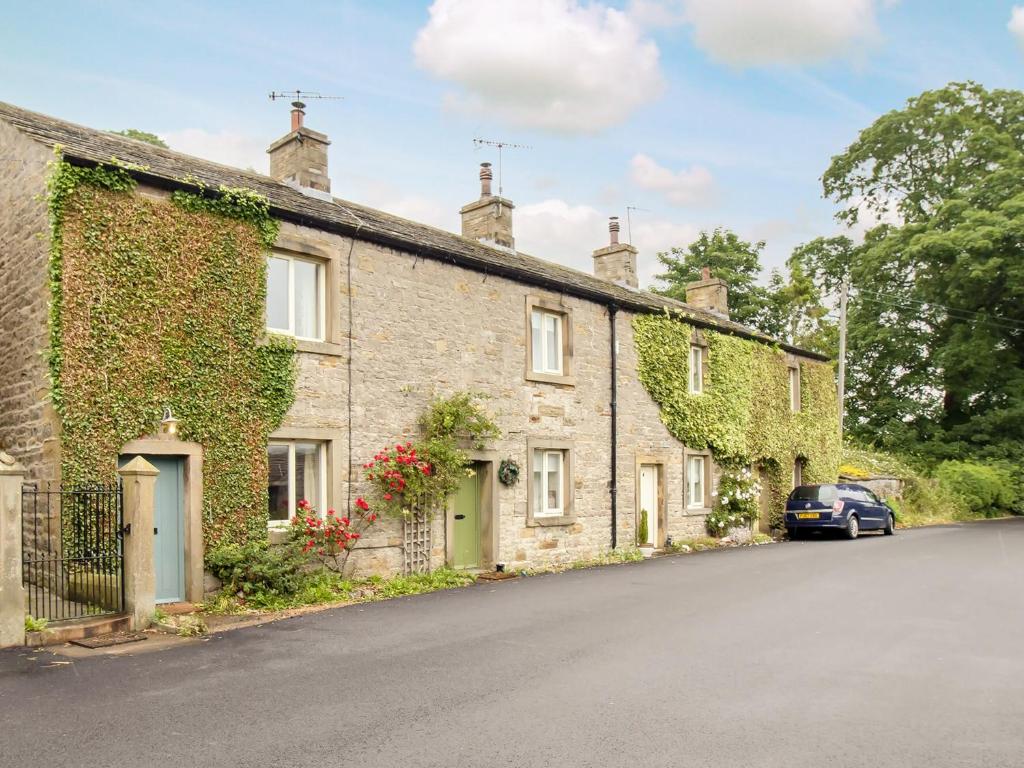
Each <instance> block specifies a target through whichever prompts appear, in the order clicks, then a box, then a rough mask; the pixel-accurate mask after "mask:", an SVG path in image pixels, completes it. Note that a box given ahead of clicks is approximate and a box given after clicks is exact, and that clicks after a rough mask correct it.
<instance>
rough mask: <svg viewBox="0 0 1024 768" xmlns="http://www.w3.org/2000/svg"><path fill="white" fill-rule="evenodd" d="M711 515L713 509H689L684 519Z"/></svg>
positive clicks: (686, 510)
mask: <svg viewBox="0 0 1024 768" xmlns="http://www.w3.org/2000/svg"><path fill="white" fill-rule="evenodd" d="M710 514H711V507H687V508H686V509H685V510H683V517H705V516H707V515H710Z"/></svg>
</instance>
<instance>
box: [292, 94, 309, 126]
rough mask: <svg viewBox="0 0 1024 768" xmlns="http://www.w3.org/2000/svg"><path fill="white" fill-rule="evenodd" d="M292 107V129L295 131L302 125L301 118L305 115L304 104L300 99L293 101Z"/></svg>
mask: <svg viewBox="0 0 1024 768" xmlns="http://www.w3.org/2000/svg"><path fill="white" fill-rule="evenodd" d="M292 107H293V109H292V131H297V130H299V128H301V127H302V119H303V118H304V117H305V116H306V112H305V109H306V105H305V104H303V103H302V102H301V101H293V102H292Z"/></svg>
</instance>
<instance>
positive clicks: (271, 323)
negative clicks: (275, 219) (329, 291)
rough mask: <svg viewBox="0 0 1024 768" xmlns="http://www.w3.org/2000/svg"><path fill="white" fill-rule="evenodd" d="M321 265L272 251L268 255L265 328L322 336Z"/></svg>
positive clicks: (311, 337) (317, 338)
mask: <svg viewBox="0 0 1024 768" xmlns="http://www.w3.org/2000/svg"><path fill="white" fill-rule="evenodd" d="M324 272H325V269H324V265H323V264H322V263H320V262H318V261H313V260H311V259H300V258H297V257H295V256H286V255H284V254H279V253H275V254H274V255H273V256H270V257H269V258H268V259H267V330H268V331H272V332H273V333H281V334H286V335H288V336H294V337H295V338H297V339H309V340H312V341H323V339H324V303H325V302H324Z"/></svg>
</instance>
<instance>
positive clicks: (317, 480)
mask: <svg viewBox="0 0 1024 768" xmlns="http://www.w3.org/2000/svg"><path fill="white" fill-rule="evenodd" d="M325 453H326V448H325V445H324V443H322V442H315V441H311V440H274V441H272V442H271V443H269V444H268V445H267V463H268V465H269V470H270V471H269V475H268V478H267V492H268V496H269V506H268V511H269V513H270V525H271V527H274V526H280V525H287V524H288V521H289V520H291V518H292V517H293V516H294V515H295V510H296V508H297V507H298V504H299V502H300V501H302V500H303V499H305V500H306V501H308V502H309V503H310V504H311V505H312V506H313V508H314V509H316V511H317V512H319V513H320V514H323V513H324V511H325V510H324V502H325V501H326V498H327V473H326V471H325V463H326V462H325V456H324V454H325Z"/></svg>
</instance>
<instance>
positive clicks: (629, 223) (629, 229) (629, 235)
mask: <svg viewBox="0 0 1024 768" xmlns="http://www.w3.org/2000/svg"><path fill="white" fill-rule="evenodd" d="M630 211H643V212H644V213H650V212H651V209H650V208H639V207H637V206H635V205H627V206H626V242H627V243H629V244H630V245H632V244H633V219H632V217H631V216H630V213H629V212H630Z"/></svg>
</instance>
